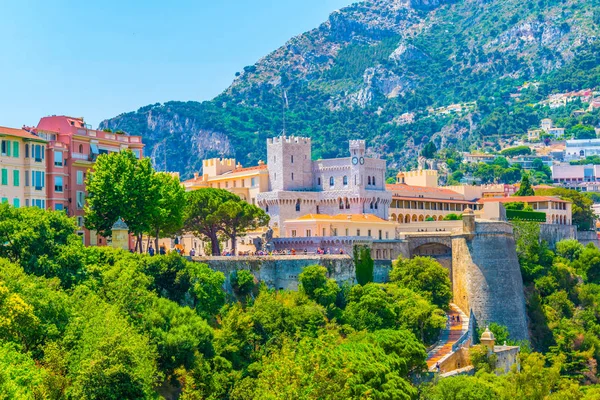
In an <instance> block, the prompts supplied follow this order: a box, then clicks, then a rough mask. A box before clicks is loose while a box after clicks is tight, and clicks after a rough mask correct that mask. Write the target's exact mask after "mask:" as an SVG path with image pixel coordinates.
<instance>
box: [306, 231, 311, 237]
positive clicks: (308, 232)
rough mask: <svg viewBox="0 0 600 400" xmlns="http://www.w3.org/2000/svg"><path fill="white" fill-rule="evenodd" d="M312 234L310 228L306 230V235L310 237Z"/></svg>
mask: <svg viewBox="0 0 600 400" xmlns="http://www.w3.org/2000/svg"><path fill="white" fill-rule="evenodd" d="M311 236H312V231H311V230H310V229H307V230H306V237H311Z"/></svg>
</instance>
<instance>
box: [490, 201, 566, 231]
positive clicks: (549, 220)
mask: <svg viewBox="0 0 600 400" xmlns="http://www.w3.org/2000/svg"><path fill="white" fill-rule="evenodd" d="M516 202H522V203H525V204H526V205H530V206H531V208H533V210H534V211H538V212H543V213H545V214H546V224H554V225H572V224H573V212H572V204H571V203H570V202H568V201H565V200H561V199H560V198H558V197H553V196H513V197H503V198H495V199H493V198H487V199H480V200H479V201H478V203H479V204H480V205H485V204H488V203H501V204H505V203H516Z"/></svg>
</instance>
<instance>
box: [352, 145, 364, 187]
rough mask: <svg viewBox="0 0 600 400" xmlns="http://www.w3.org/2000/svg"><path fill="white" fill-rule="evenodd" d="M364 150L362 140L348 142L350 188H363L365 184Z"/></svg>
mask: <svg viewBox="0 0 600 400" xmlns="http://www.w3.org/2000/svg"><path fill="white" fill-rule="evenodd" d="M365 150H366V143H365V141H364V140H351V141H350V160H351V163H352V167H351V175H350V176H351V177H350V185H351V187H352V188H356V189H359V188H361V187H362V188H364V186H365V182H363V180H364V176H365Z"/></svg>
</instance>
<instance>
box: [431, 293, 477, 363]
mask: <svg viewBox="0 0 600 400" xmlns="http://www.w3.org/2000/svg"><path fill="white" fill-rule="evenodd" d="M447 315H448V325H447V326H446V329H444V330H443V331H442V332H441V333H440V338H439V340H438V342H437V343H436V344H435V347H434V348H433V349H431V350H430V351H429V352H428V353H427V368H428V369H429V371H431V372H435V371H437V368H436V366H437V364H438V363H440V364H441V363H442V362H443V361H444V360H445V359H446V358H447V357H449V356H450V355H451V354H452V353H454V352H455V351H456V350H458V348H459V347H460V345H461V344H463V343H464V342H465V341H466V340H467V339H468V333H469V317H468V316H467V315H466V314H465V313H464V312H462V310H461V309H460V308H458V306H457V305H456V304H450V311H448V313H447ZM457 316H458V317H459V319H460V322H454V321H452V318H453V317H454V319H456V317H457Z"/></svg>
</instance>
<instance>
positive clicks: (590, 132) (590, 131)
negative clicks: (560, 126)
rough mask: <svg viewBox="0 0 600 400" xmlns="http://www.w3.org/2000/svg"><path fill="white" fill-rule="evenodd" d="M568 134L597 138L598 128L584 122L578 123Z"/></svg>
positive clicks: (581, 137) (582, 137)
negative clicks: (583, 123)
mask: <svg viewBox="0 0 600 400" xmlns="http://www.w3.org/2000/svg"><path fill="white" fill-rule="evenodd" d="M567 134H568V135H571V136H572V137H574V138H575V139H595V138H596V130H595V129H594V127H593V126H587V125H582V124H577V125H575V126H573V127H572V128H570V129H568V130H567Z"/></svg>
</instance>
